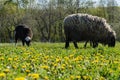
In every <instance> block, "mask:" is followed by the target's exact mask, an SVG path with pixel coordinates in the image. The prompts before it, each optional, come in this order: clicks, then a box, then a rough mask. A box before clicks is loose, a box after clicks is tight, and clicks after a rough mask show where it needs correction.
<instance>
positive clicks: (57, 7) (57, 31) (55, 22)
mask: <svg viewBox="0 0 120 80" xmlns="http://www.w3.org/2000/svg"><path fill="white" fill-rule="evenodd" d="M38 1H39V2H36V0H0V42H11V41H12V42H13V41H14V40H13V39H14V30H13V29H14V28H15V26H16V25H18V24H26V25H28V26H29V27H31V28H32V30H33V33H34V36H33V40H34V41H42V42H61V41H64V40H65V39H64V30H63V19H64V18H65V17H66V16H67V15H69V14H73V13H88V14H92V15H94V16H99V17H103V18H105V19H106V20H107V22H108V23H109V24H111V25H112V28H113V29H115V31H116V33H117V40H120V35H119V25H120V23H119V21H120V18H119V17H120V14H119V13H120V7H119V6H118V5H117V3H116V1H115V0H107V1H106V0H99V1H97V2H99V3H97V2H95V1H94V0H38ZM96 3H97V5H96ZM13 27H14V28H13Z"/></svg>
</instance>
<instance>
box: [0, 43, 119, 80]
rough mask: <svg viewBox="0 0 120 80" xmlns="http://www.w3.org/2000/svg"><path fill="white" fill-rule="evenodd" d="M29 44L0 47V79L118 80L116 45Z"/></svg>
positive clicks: (117, 51)
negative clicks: (76, 47) (95, 46)
mask: <svg viewBox="0 0 120 80" xmlns="http://www.w3.org/2000/svg"><path fill="white" fill-rule="evenodd" d="M83 45H84V44H83V43H79V49H75V48H74V46H73V44H72V43H71V44H70V48H68V49H65V48H64V43H35V42H34V43H32V45H31V46H30V47H27V46H24V47H23V46H22V45H21V43H20V44H19V45H18V46H15V45H14V44H7V43H1V44H0V80H119V79H120V43H119V42H117V44H116V46H115V47H114V48H111V47H107V46H102V45H99V46H98V47H97V48H92V47H90V46H89V45H88V46H87V48H83Z"/></svg>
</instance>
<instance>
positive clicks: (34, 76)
mask: <svg viewBox="0 0 120 80" xmlns="http://www.w3.org/2000/svg"><path fill="white" fill-rule="evenodd" d="M28 76H29V77H32V78H33V79H38V78H39V74H28Z"/></svg>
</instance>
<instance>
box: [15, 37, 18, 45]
mask: <svg viewBox="0 0 120 80" xmlns="http://www.w3.org/2000/svg"><path fill="white" fill-rule="evenodd" d="M17 40H18V39H17V38H16V37H15V46H16V44H17Z"/></svg>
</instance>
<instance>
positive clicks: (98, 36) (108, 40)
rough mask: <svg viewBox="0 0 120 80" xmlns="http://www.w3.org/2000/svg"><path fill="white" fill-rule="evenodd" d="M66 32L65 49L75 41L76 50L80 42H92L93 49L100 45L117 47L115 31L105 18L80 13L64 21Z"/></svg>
mask: <svg viewBox="0 0 120 80" xmlns="http://www.w3.org/2000/svg"><path fill="white" fill-rule="evenodd" d="M64 32H65V37H66V43H65V48H68V47H69V42H70V41H73V43H74V46H75V48H78V46H77V42H78V41H91V42H93V47H97V45H98V43H102V44H103V45H108V46H110V47H114V46H115V39H116V33H115V31H114V30H113V29H111V26H110V25H109V24H108V23H107V22H106V20H105V19H104V18H100V17H97V16H92V15H89V14H80V13H78V14H71V15H68V16H67V17H65V19H64ZM85 46H86V44H85Z"/></svg>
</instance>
